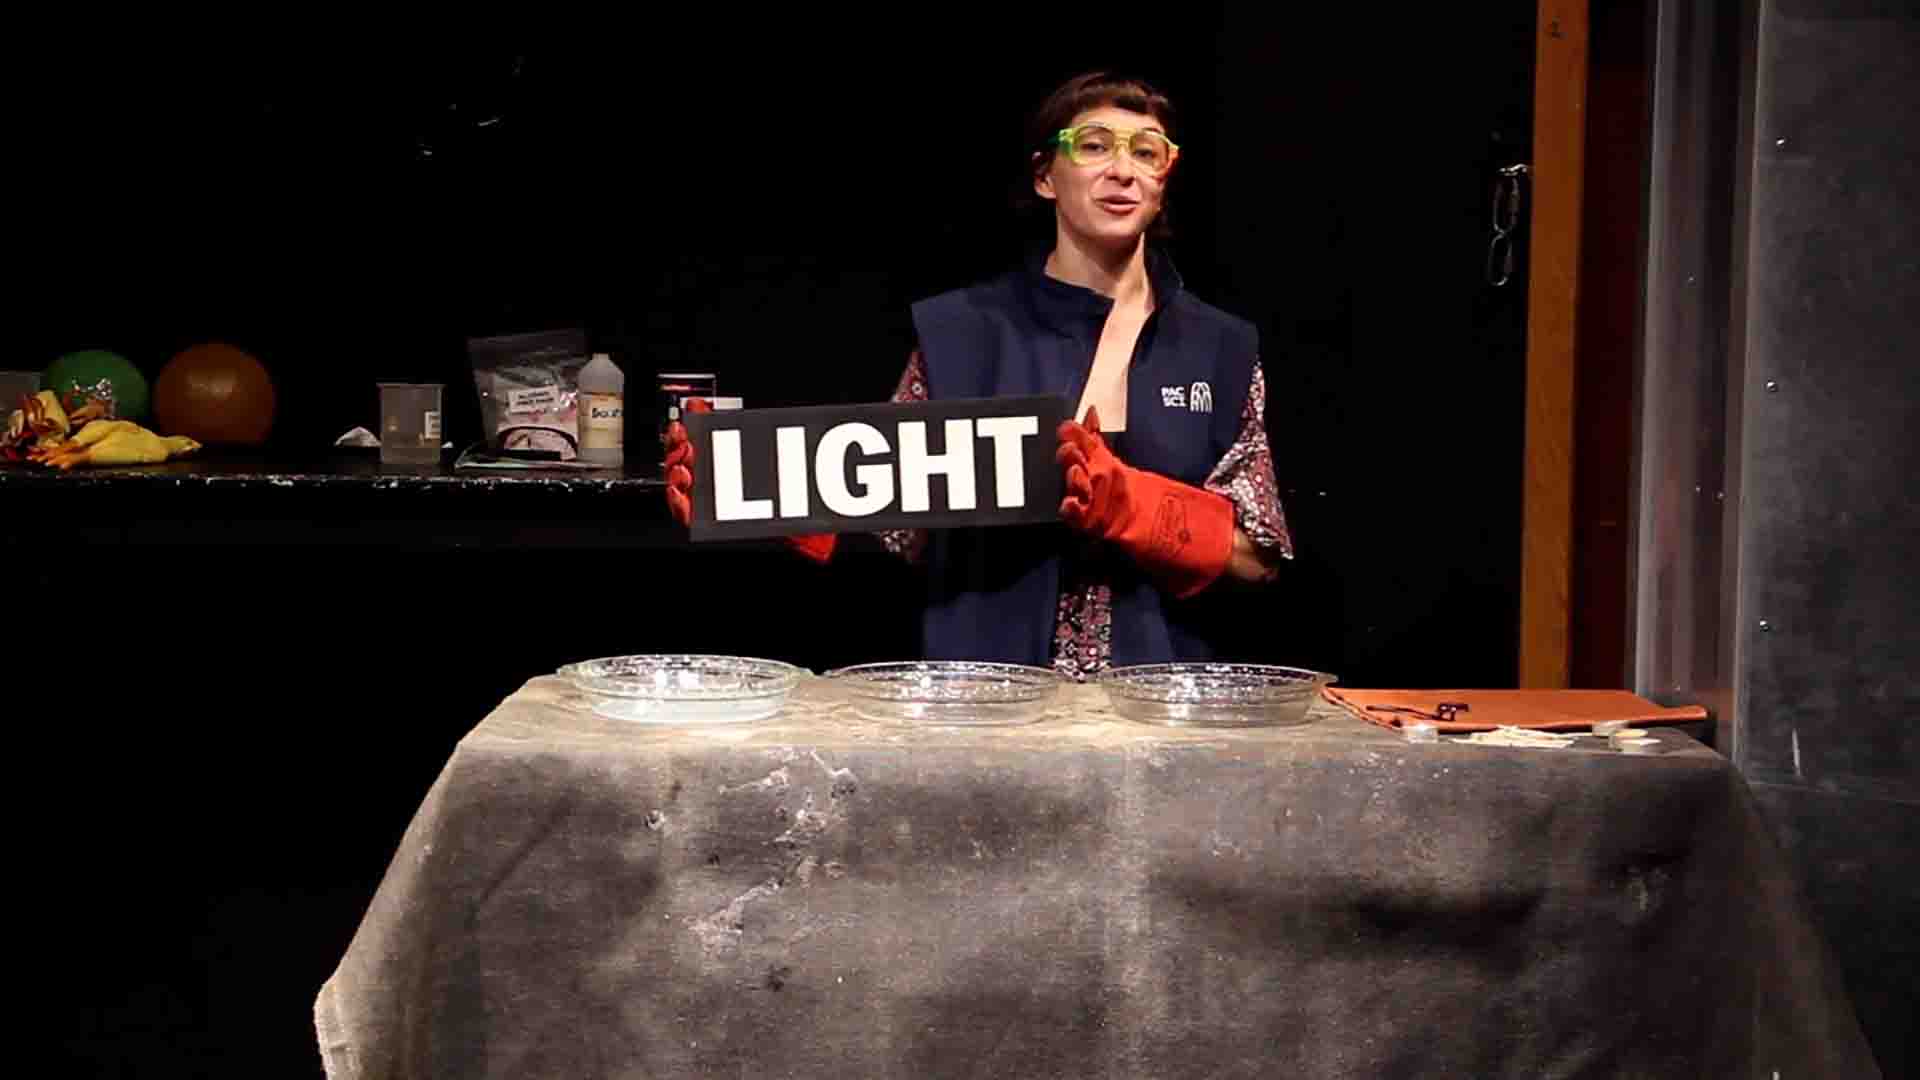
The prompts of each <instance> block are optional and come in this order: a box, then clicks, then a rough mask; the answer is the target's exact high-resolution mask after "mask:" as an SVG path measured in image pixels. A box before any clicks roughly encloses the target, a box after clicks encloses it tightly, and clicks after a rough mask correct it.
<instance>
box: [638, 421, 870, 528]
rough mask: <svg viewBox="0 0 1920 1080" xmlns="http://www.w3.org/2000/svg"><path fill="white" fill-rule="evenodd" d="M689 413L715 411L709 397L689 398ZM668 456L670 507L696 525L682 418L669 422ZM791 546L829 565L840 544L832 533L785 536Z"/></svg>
mask: <svg viewBox="0 0 1920 1080" xmlns="http://www.w3.org/2000/svg"><path fill="white" fill-rule="evenodd" d="M681 408H683V409H685V410H686V411H688V412H712V411H713V405H712V403H711V402H709V401H707V400H706V399H705V398H688V399H686V401H685V402H683V403H682V404H681ZM666 448H667V456H666V459H665V460H664V462H663V463H662V464H663V467H664V469H665V472H666V476H667V510H668V511H669V512H671V513H672V514H673V519H674V520H675V521H678V522H679V523H680V527H681V528H683V529H687V528H692V527H693V442H692V440H690V439H688V438H687V427H686V425H685V424H682V423H681V422H680V421H678V420H674V421H671V422H669V423H668V424H667V439H666ZM785 540H786V544H787V546H788V547H790V548H792V549H793V550H794V551H797V552H799V553H800V554H801V555H803V556H805V557H806V558H807V559H808V560H810V561H812V562H816V563H820V564H823V565H824V564H825V563H827V562H829V561H830V560H832V558H833V551H834V548H835V547H836V546H837V545H836V542H835V537H834V535H833V534H832V533H808V534H806V535H803V536H789V537H786V538H785Z"/></svg>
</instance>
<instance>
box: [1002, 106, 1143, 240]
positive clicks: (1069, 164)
mask: <svg viewBox="0 0 1920 1080" xmlns="http://www.w3.org/2000/svg"><path fill="white" fill-rule="evenodd" d="M1081 124H1105V125H1106V126H1107V127H1109V128H1112V129H1113V130H1114V131H1116V132H1118V133H1120V134H1121V135H1122V136H1125V135H1126V134H1128V133H1130V132H1134V131H1141V130H1145V131H1158V132H1161V133H1162V134H1165V132H1164V130H1163V129H1162V128H1161V126H1160V122H1159V121H1158V120H1155V119H1154V118H1153V117H1152V116H1149V115H1147V114H1145V113H1137V112H1131V111H1129V110H1127V109H1122V108H1120V107H1118V106H1115V105H1103V106H1101V107H1099V108H1097V109H1089V110H1087V111H1086V112H1083V113H1081V114H1080V115H1078V116H1076V117H1074V118H1073V126H1076V127H1077V126H1079V125H1081ZM1122 149H1123V147H1118V146H1116V147H1115V148H1114V152H1112V153H1110V154H1107V155H1106V157H1107V160H1106V161H1104V162H1100V163H1089V164H1085V165H1079V164H1075V163H1074V161H1073V159H1072V158H1071V157H1069V156H1068V154H1067V152H1066V150H1065V149H1062V148H1056V149H1055V150H1054V153H1053V160H1052V162H1051V163H1050V164H1049V165H1048V167H1047V171H1046V172H1044V173H1041V174H1040V175H1038V176H1036V177H1035V178H1034V182H1033V189H1034V191H1036V192H1038V193H1039V195H1040V197H1041V198H1043V199H1051V200H1053V204H1054V215H1055V218H1056V219H1057V220H1058V221H1059V222H1060V224H1061V226H1062V227H1063V228H1065V229H1067V230H1068V231H1069V232H1072V233H1073V234H1075V235H1076V236H1078V237H1080V238H1081V239H1083V240H1086V241H1091V242H1092V243H1094V244H1096V245H1098V246H1101V247H1127V246H1132V245H1133V244H1136V243H1138V242H1139V239H1140V236H1141V234H1143V233H1145V232H1146V231H1147V226H1148V225H1150V224H1152V223H1153V219H1154V217H1155V216H1157V215H1158V214H1159V213H1160V205H1161V198H1162V195H1163V193H1164V192H1165V190H1166V181H1167V176H1168V175H1169V173H1170V171H1171V170H1170V168H1169V170H1168V171H1166V172H1161V173H1159V174H1158V175H1155V172H1154V170H1153V169H1152V168H1151V167H1149V166H1147V165H1143V164H1141V163H1140V160H1139V155H1138V154H1133V153H1123V152H1121V150H1122Z"/></svg>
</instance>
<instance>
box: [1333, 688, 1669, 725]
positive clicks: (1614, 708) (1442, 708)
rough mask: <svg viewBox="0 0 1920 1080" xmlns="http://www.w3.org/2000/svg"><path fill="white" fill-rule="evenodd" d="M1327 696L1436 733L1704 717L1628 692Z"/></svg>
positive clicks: (1370, 715) (1370, 716)
mask: <svg viewBox="0 0 1920 1080" xmlns="http://www.w3.org/2000/svg"><path fill="white" fill-rule="evenodd" d="M1321 692H1322V693H1324V694H1326V696H1327V700H1329V701H1331V702H1333V703H1334V704H1335V705H1338V706H1340V707H1341V708H1343V709H1345V710H1347V711H1348V712H1350V713H1352V714H1353V715H1355V716H1357V717H1359V718H1360V719H1362V720H1366V721H1368V722H1370V723H1375V724H1380V725H1382V726H1383V727H1391V728H1397V727H1401V726H1403V725H1405V724H1409V723H1422V722H1424V723H1428V724H1432V725H1433V726H1434V729H1435V730H1437V731H1443V732H1455V731H1463V732H1464V731H1492V730H1493V729H1494V728H1497V727H1521V728H1536V729H1538V730H1541V731H1584V730H1586V729H1588V728H1590V727H1592V726H1593V725H1594V723H1595V722H1596V721H1601V720H1625V721H1627V722H1628V723H1630V724H1633V725H1636V726H1651V725H1655V724H1687V723H1694V722H1698V721H1701V720H1705V719H1707V710H1706V709H1704V708H1702V707H1701V706H1699V705H1682V706H1678V707H1675V708H1668V707H1665V706H1661V705H1655V704H1654V703H1653V702H1651V701H1648V700H1647V699H1646V698H1643V697H1640V696H1639V695H1637V694H1634V693H1632V692H1631V691H1627V690H1342V689H1336V688H1334V687H1331V686H1329V687H1326V688H1324V689H1323V690H1322V691H1321Z"/></svg>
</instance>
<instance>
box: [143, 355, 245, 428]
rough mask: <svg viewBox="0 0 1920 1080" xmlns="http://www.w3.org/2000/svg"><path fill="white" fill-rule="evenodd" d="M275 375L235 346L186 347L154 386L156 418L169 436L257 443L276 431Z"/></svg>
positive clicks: (165, 369)
mask: <svg viewBox="0 0 1920 1080" xmlns="http://www.w3.org/2000/svg"><path fill="white" fill-rule="evenodd" d="M273 410H274V396H273V379H272V378H270V377H269V376H268V375H267V369H266V368H265V367H263V366H261V363H260V361H258V360H255V359H254V358H253V357H252V356H250V355H248V354H247V353H245V352H242V351H241V350H239V349H236V348H234V347H233V346H231V345H221V344H217V343H216V344H210V345H195V346H193V347H191V348H187V349H182V350H181V351H180V352H179V353H178V354H176V355H175V356H174V358H173V359H171V360H169V361H167V366H166V367H164V368H161V369H160V377H159V378H158V379H157V380H155V381H154V384H153V417H154V419H155V420H156V421H157V422H158V423H159V425H160V432H161V434H164V435H188V436H191V437H193V438H194V439H197V440H199V441H200V442H203V443H213V444H219V443H225V444H227V445H232V446H258V445H260V444H261V443H264V442H266V441H267V434H268V433H269V432H271V431H272V430H273Z"/></svg>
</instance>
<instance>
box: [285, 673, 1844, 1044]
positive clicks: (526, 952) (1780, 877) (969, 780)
mask: <svg viewBox="0 0 1920 1080" xmlns="http://www.w3.org/2000/svg"><path fill="white" fill-rule="evenodd" d="M571 695H572V692H571V691H570V690H569V689H568V688H567V687H566V686H565V685H564V684H563V683H561V682H560V681H559V680H557V679H554V678H551V677H547V678H538V679H535V680H533V681H531V682H529V683H528V684H527V685H526V686H525V687H523V688H522V689H521V690H520V691H518V692H517V693H515V694H514V695H512V696H511V697H510V698H509V699H508V700H506V701H505V702H503V703H502V704H501V705H500V706H499V707H498V708H497V709H496V710H495V711H494V712H493V713H492V714H491V715H489V716H488V717H487V718H486V719H485V720H484V721H483V722H482V723H481V724H480V725H479V726H478V727H477V728H476V729H475V730H474V731H472V732H471V733H470V734H469V735H468V736H467V737H466V738H465V739H464V740H462V741H461V742H460V744H459V746H458V747H457V749H456V751H455V752H454V753H453V755H452V757H451V759H450V760H449V761H448V762H447V764H446V766H445V768H444V770H443V772H442V773H441V775H440V776H439V778H438V780H437V781H436V783H435V784H434V786H433V788H432V790H431V792H430V793H429V794H428V796H427V797H426V799H425V800H424V802H423V804H422V805H421V807H420V808H419V811H418V813H417V815H416V816H415V818H414V820H413V821H412V823H411V824H410V826H409V827H408V830H407V832H406V834H405V837H404V839H403V841H402V842H401V844H400V847H399V850H398V852H397V853H396V854H395V856H394V858H393V860H392V863H391V865H390V867H389V869H388V871H387V874H386V877H385V879H384V881H383V883H382V884H381V886H380V888H379V890H378V892H377V894H376V895H375V897H374V898H373V901H372V903H371V905H370V906H369V908H368V910H367V913H366V916H365V919H364V921H363V923H362V925H361V927H360V929H359V931H358V933H357V935H356V936H355V938H354V940H353V942H352V944H351V946H350V947H349V949H348V950H347V952H346V954H345V956H344V957H343V959H342V960H341V963H340V965H339V967H338V969H337V971H336V972H335V974H334V975H333V977H332V978H331V979H330V980H329V981H328V982H327V983H326V984H325V986H324V987H323V988H322V989H321V991H320V993H319V996H318V1000H317V1002H316V1006H315V1011H316V1030H317V1033H318V1038H319V1045H320V1050H321V1054H322V1057H323V1058H324V1060H325V1061H326V1065H327V1069H328V1072H329V1075H330V1076H332V1077H334V1078H336V1080H345V1078H349V1077H351V1078H362V1077H463V1078H480V1077H526V1076H583V1077H584V1076H593V1077H643V1076H691V1075H700V1076H706V1075H718V1076H736V1075H754V1076H836V1077H844V1076H901V1077H907V1076H912V1077H935V1076H979V1077H988V1076H992V1077H1005V1076H1049V1077H1058V1076H1101V1077H1122V1076H1125V1077H1132V1076H1141V1077H1177V1076H1334V1077H1348V1076H1351V1077H1377V1076H1396V1075H1448V1076H1474V1077H1496V1076H1514V1077H1521V1076H1525V1077H1539V1076H1572V1075H1634V1076H1729V1077H1732V1076H1761V1077H1765V1076H1768V1075H1770V1074H1771V1071H1772V1070H1777V1071H1778V1075H1780V1076H1783V1077H1785V1076H1816V1075H1817V1076H1872V1075H1876V1073H1875V1070H1874V1066H1873V1064H1872V1061H1871V1058H1870V1057H1869V1056H1868V1053H1867V1050H1866V1047H1865V1044H1864V1042H1863V1040H1862V1038H1861V1036H1860V1032H1859V1030H1858V1027H1857V1025H1856V1023H1855V1022H1854V1019H1853V1016H1852V1013H1851V1011H1850V1010H1849V1008H1848V1006H1847V1004H1846V998H1845V995H1844V993H1843V992H1842V990H1841V989H1840V986H1839V983H1838V981H1837V978H1836V975H1835V973H1834V970H1833V967H1832V964H1831V962H1830V961H1829V959H1828V957H1827V954H1826V951H1825V948H1824V945H1823V944H1822V942H1821V941H1820V940H1819V938H1818V936H1817V935H1816V934H1815V933H1814V931H1813V930H1812V929H1811V927H1810V925H1809V923H1808V922H1807V919H1806V917H1805V915H1804V913H1803V910H1802V907H1801V904H1800V901H1799V899H1798V897H1797V896H1796V895H1795V893H1794V892H1793V887H1792V885H1791V883H1790V880H1789V879H1788V877H1787V876H1786V874H1785V872H1784V869H1783V867H1782V865H1781V863H1780V861H1779V859H1778V858H1777V856H1776V854H1775V852H1774V850H1773V847H1772V844H1771V841H1770V840H1769V838H1768V837H1767V834H1766V833H1765V831H1764V830H1763V828H1762V826H1761V824H1760V822H1759V821H1758V819H1757V818H1756V817H1755V814H1754V811H1753V807H1752V804H1751V800H1750V798H1749V796H1748V793H1747V790H1746V788H1745V785H1744V783H1743V782H1742V781H1741V779H1740V778H1739V776H1738V775H1737V774H1736V773H1735V772H1734V771H1733V770H1732V769H1731V768H1730V767H1729V765H1728V763H1727V762H1726V761H1725V760H1724V759H1723V758H1721V757H1720V756H1718V755H1716V754H1714V753H1713V752H1711V751H1709V750H1707V749H1706V748H1704V747H1702V746H1701V745H1699V744H1698V743H1696V742H1694V741H1693V740H1691V739H1690V738H1688V737H1687V736H1685V735H1684V734H1682V733H1680V732H1677V731H1672V730H1668V731H1663V732H1661V733H1660V738H1661V739H1663V740H1664V742H1665V744H1666V745H1665V746H1664V747H1663V752H1662V753H1660V754H1658V755H1653V756H1627V755H1622V754H1618V753H1615V752H1612V751H1610V750H1605V749H1600V748H1598V747H1597V746H1593V747H1592V748H1586V749H1567V750H1553V751H1544V750H1530V749H1510V748H1495V747H1482V746H1474V745H1467V744H1461V743H1453V742H1443V743H1441V744H1438V745H1415V744H1409V743H1406V742H1404V741H1402V740H1401V739H1400V738H1399V737H1398V736H1397V735H1395V734H1393V733H1391V732H1389V731H1387V730H1385V729H1381V728H1377V727H1374V726H1372V725H1368V724H1365V723H1363V722H1360V721H1357V720H1354V719H1352V718H1350V717H1348V716H1346V715H1345V714H1343V713H1340V712H1338V711H1336V710H1332V709H1331V708H1330V707H1329V708H1322V709H1316V711H1315V713H1314V722H1313V723H1311V724H1309V725H1306V726H1303V727H1298V728H1289V729H1268V730H1256V731H1220V730H1176V729H1162V728H1151V727H1143V726H1140V725H1134V724H1129V723H1126V722H1125V721H1122V720H1119V719H1118V718H1117V717H1115V716H1113V715H1112V714H1111V713H1110V712H1109V711H1107V709H1106V708H1105V706H1104V703H1103V701H1102V699H1101V697H1100V696H1099V692H1098V691H1097V690H1095V689H1093V688H1091V687H1072V688H1070V690H1069V693H1068V696H1067V701H1066V702H1065V705H1064V707H1063V708H1062V710H1061V711H1060V712H1059V714H1058V715H1055V716H1052V717H1050V718H1049V719H1047V720H1045V721H1043V722H1041V723H1039V724H1035V725H1032V726H1028V727H1016V728H949V729H930V728H918V729H915V728H905V727H897V726H888V725H881V724H875V723H870V722H867V721H863V720H860V719H858V718H857V717H853V716H851V715H849V714H848V713H847V711H846V710H845V709H844V708H842V707H840V706H839V704H838V703H837V702H836V700H835V699H834V698H833V697H832V696H831V694H830V693H828V692H827V690H826V689H825V688H824V687H823V686H822V684H821V683H820V682H819V681H817V680H809V681H808V682H807V683H806V684H804V685H803V687H802V689H801V691H800V692H799V693H797V694H796V699H795V702H794V704H793V706H792V707H791V708H790V709H789V710H788V711H787V712H786V713H785V714H783V715H782V716H780V717H778V718H776V719H774V720H771V721H768V722H766V723H763V724H760V725H755V726H749V727H727V728H710V729H704V730H700V729H678V730H676V729H670V728H668V729H654V728H644V727H640V726H637V725H634V724H631V723H620V722H616V721H612V720H605V719H602V718H600V717H598V716H596V715H594V714H592V713H591V712H587V711H585V710H583V709H581V708H579V707H578V705H579V702H578V701H577V699H574V698H573V697H572V696H571ZM1589 745H1591V744H1589Z"/></svg>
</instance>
